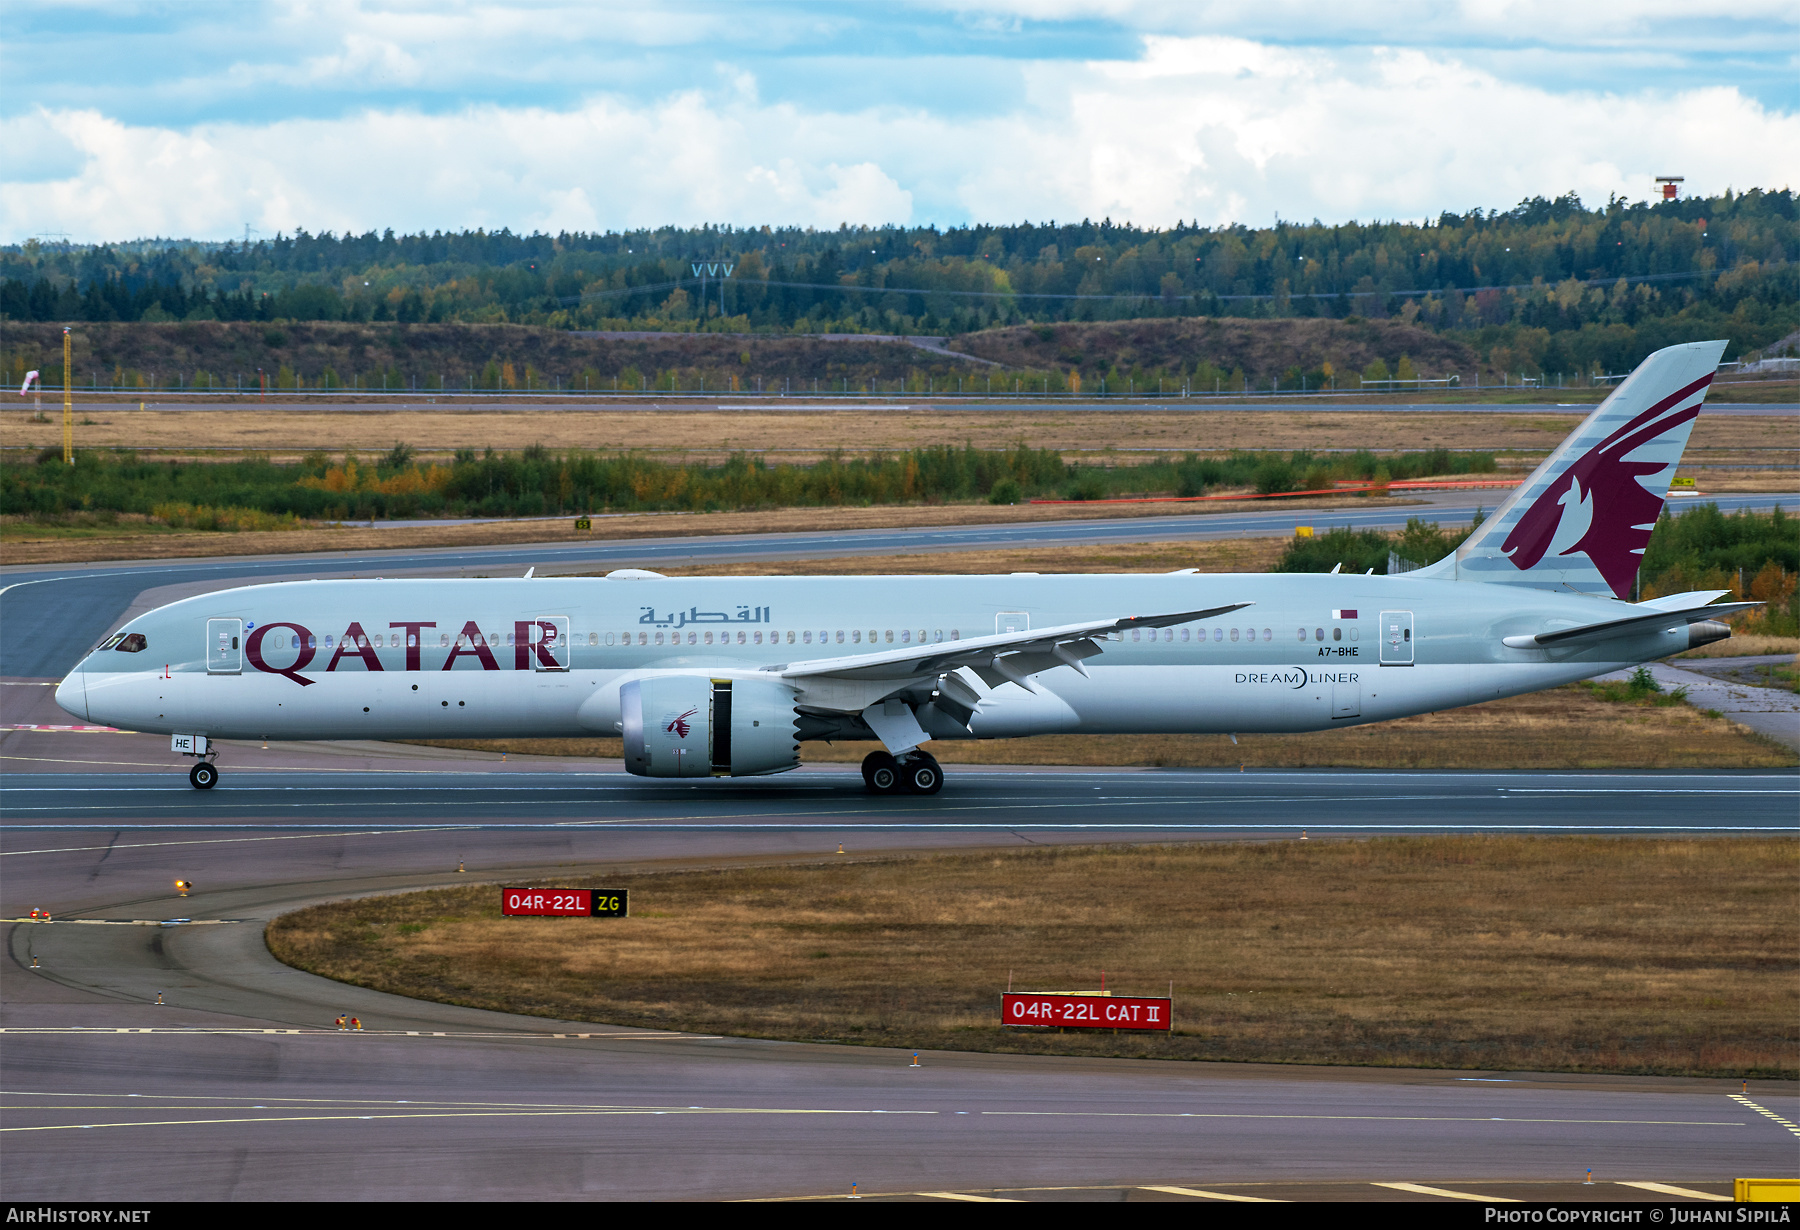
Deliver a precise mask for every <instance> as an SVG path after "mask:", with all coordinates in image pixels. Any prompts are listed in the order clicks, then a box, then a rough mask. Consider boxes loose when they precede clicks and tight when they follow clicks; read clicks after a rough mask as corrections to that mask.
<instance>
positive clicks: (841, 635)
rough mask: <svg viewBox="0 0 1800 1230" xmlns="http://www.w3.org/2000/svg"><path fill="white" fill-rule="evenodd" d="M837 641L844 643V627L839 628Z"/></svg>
mask: <svg viewBox="0 0 1800 1230" xmlns="http://www.w3.org/2000/svg"><path fill="white" fill-rule="evenodd" d="M837 643H838V644H840V645H842V644H843V643H844V630H843V629H842V628H839V629H838V634H837Z"/></svg>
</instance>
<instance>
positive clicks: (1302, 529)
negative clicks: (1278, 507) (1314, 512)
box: [1294, 525, 1313, 538]
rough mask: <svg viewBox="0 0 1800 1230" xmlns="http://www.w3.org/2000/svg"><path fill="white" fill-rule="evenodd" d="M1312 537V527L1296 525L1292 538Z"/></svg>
mask: <svg viewBox="0 0 1800 1230" xmlns="http://www.w3.org/2000/svg"><path fill="white" fill-rule="evenodd" d="M1312 536H1313V532H1312V526H1310V525H1296V526H1295V527H1294V537H1295V538H1311V537H1312Z"/></svg>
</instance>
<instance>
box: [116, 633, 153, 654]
mask: <svg viewBox="0 0 1800 1230" xmlns="http://www.w3.org/2000/svg"><path fill="white" fill-rule="evenodd" d="M149 647H150V642H149V641H146V640H145V639H144V634H143V633H142V632H132V633H128V634H127V635H126V637H125V639H124V640H122V641H120V642H119V646H118V648H119V652H120V653H143V652H144V650H146V649H148V648H149Z"/></svg>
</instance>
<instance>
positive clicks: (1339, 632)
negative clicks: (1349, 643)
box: [1331, 628, 1344, 641]
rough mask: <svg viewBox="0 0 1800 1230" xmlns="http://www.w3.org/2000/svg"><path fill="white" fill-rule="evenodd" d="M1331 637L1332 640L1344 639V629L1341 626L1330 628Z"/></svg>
mask: <svg viewBox="0 0 1800 1230" xmlns="http://www.w3.org/2000/svg"><path fill="white" fill-rule="evenodd" d="M1331 639H1332V640H1334V641H1341V640H1343V639H1344V630H1343V629H1342V628H1333V629H1332V630H1331Z"/></svg>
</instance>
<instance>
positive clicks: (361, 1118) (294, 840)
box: [0, 497, 1800, 1203]
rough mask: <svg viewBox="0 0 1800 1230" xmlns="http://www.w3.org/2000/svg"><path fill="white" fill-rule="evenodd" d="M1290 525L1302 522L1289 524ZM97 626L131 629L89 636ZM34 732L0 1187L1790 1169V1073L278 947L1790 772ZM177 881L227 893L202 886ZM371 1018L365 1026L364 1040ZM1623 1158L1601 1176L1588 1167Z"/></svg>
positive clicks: (1754, 801)
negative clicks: (1341, 1052) (478, 968)
mask: <svg viewBox="0 0 1800 1230" xmlns="http://www.w3.org/2000/svg"><path fill="white" fill-rule="evenodd" d="M1763 498H1765V499H1766V498H1767V497H1763ZM1294 511H1295V510H1290V509H1284V510H1281V512H1280V513H1279V514H1276V515H1275V516H1274V517H1273V520H1274V522H1275V523H1276V524H1278V525H1279V526H1281V527H1284V528H1282V529H1281V531H1280V532H1286V529H1287V528H1291V525H1292V524H1293V514H1294ZM1369 511H1373V510H1369ZM1395 511H1397V512H1399V513H1401V514H1403V515H1404V514H1406V513H1416V511H1417V510H1416V509H1401V510H1395ZM1261 515H1262V514H1255V515H1254V516H1261ZM1434 515H1436V516H1439V517H1444V518H1445V519H1448V514H1447V512H1444V511H1438V510H1434ZM1306 516H1307V519H1308V520H1310V521H1313V522H1314V523H1315V524H1330V522H1326V521H1324V519H1323V514H1319V513H1316V512H1314V513H1308V514H1306ZM1224 521H1225V518H1221V517H1204V518H1154V519H1144V520H1143V521H1141V522H1135V521H1134V522H1131V523H1120V522H1074V523H1059V524H1056V525H1051V526H1047V527H1046V526H997V527H969V528H968V530H967V531H964V530H962V529H957V530H951V531H935V530H934V531H904V530H902V531H876V532H872V533H871V534H869V535H864V536H857V535H770V536H744V537H741V538H734V539H723V540H721V539H705V540H693V539H688V540H680V539H672V540H662V541H660V542H656V543H650V544H645V543H641V542H633V543H625V544H612V545H608V544H601V545H600V546H599V547H598V548H596V547H587V546H583V547H579V548H572V549H562V548H530V547H528V548H503V549H496V550H488V551H473V552H472V551H449V552H441V553H436V554H435V555H431V556H430V557H429V558H425V559H421V558H420V553H416V552H405V553H393V554H387V553H380V554H375V555H359V556H355V557H337V558H328V557H320V556H302V557H290V558H286V559H252V560H227V561H214V560H207V561H192V562H177V563H175V564H173V565H166V566H165V565H162V564H153V565H150V564H147V565H124V566H117V567H111V568H98V569H63V570H54V569H52V570H38V571H37V572H36V573H33V574H20V573H16V572H15V573H12V574H9V575H8V576H7V577H6V578H5V579H6V581H7V582H8V583H14V582H16V581H18V580H19V579H22V577H24V576H27V575H28V576H29V578H30V579H33V580H35V581H39V582H42V583H41V584H32V585H28V586H25V587H23V588H19V589H13V590H10V591H7V592H6V593H5V596H4V599H3V602H4V605H3V606H0V618H3V619H4V620H5V621H6V622H5V626H6V628H7V636H6V641H5V643H4V645H0V651H3V652H5V653H6V654H9V655H14V656H9V657H8V658H7V659H6V662H7V666H6V672H7V673H8V674H13V675H18V674H37V675H39V676H54V675H56V674H58V673H60V671H61V670H63V669H65V668H66V666H67V665H68V663H69V662H72V661H73V660H74V656H75V655H78V654H79V653H80V652H81V651H82V650H85V649H86V648H87V645H88V644H89V643H91V641H92V640H93V639H97V637H98V635H99V634H100V632H104V630H105V628H106V627H110V626H111V624H112V623H113V622H116V621H117V619H118V618H119V617H120V616H121V615H122V614H123V613H124V611H125V610H126V609H127V608H130V607H132V606H133V605H134V604H136V603H146V604H147V603H151V602H156V601H166V600H168V598H169V597H171V596H174V595H177V594H179V593H180V592H183V591H184V590H185V591H187V592H200V591H202V590H204V589H207V588H214V587H219V586H223V585H227V584H235V583H241V582H242V580H244V579H250V580H256V579H273V578H276V577H282V576H299V575H322V574H334V573H335V574H343V573H348V572H352V571H359V572H363V573H364V574H365V575H366V574H367V572H368V571H369V570H372V569H376V568H379V569H382V570H384V571H385V572H387V573H388V574H390V575H391V574H394V573H397V572H398V570H399V569H398V568H397V567H396V562H397V561H399V562H403V563H404V564H405V565H406V566H407V567H408V568H409V569H412V570H416V571H417V572H421V573H431V572H438V573H443V574H449V575H457V574H460V573H463V572H469V571H486V570H495V569H497V568H499V567H500V566H502V565H504V566H507V567H519V568H521V569H522V568H523V567H524V566H526V565H528V564H530V563H532V562H533V561H534V559H536V560H541V561H542V562H546V563H551V564H555V565H558V566H561V567H563V568H565V569H566V570H569V571H576V570H587V569H588V568H590V567H593V566H595V565H596V564H597V563H599V562H603V560H604V556H605V553H607V552H612V551H618V552H621V553H626V552H629V553H631V554H630V555H629V556H628V557H627V558H630V559H632V560H633V561H634V562H641V561H644V560H646V559H647V558H649V559H654V558H658V557H656V556H646V555H645V554H642V552H643V551H644V549H645V548H646V546H649V547H651V548H653V549H656V550H664V551H667V552H668V555H667V556H664V557H661V558H758V557H761V558H768V557H771V556H792V555H795V554H800V553H806V552H810V553H817V554H837V553H850V552H857V551H865V552H867V553H871V554H874V553H881V552H885V551H895V550H920V549H961V548H963V547H964V546H967V545H981V544H982V543H983V542H992V541H995V538H994V536H995V535H1021V536H1022V540H1024V541H1045V540H1046V539H1044V538H1043V537H1041V536H1040V535H1042V534H1043V533H1046V532H1047V533H1049V534H1051V535H1058V534H1067V535H1069V536H1070V538H1069V539H1059V538H1056V537H1051V538H1049V539H1048V540H1049V541H1063V540H1075V541H1094V540H1100V541H1108V540H1133V539H1135V540H1143V539H1145V538H1154V537H1201V536H1206V535H1208V534H1218V533H1239V532H1258V531H1257V530H1255V529H1245V528H1243V526H1244V525H1246V524H1247V525H1250V526H1254V525H1256V524H1257V523H1256V522H1255V521H1254V520H1252V521H1250V522H1239V523H1237V524H1232V525H1224V524H1221V523H1222V522H1224ZM1182 522H1185V523H1187V524H1179V523H1182ZM1369 523H1370V521H1369V518H1368V512H1367V511H1365V512H1364V513H1363V515H1362V516H1361V517H1358V518H1357V524H1369ZM1261 532H1269V531H1267V530H1263V531H1261ZM1114 535H1116V536H1117V537H1113V536H1114ZM983 536H986V537H985V538H984V537H983ZM1002 540H1006V539H1002ZM1013 540H1021V539H1013ZM945 544H952V545H945ZM533 553H538V554H536V555H534V554H533ZM708 553H711V554H708ZM615 558H616V557H615ZM146 589H147V590H148V592H146V593H142V594H140V592H139V591H141V590H146ZM82 621H86V623H85V624H82V626H83V627H89V628H92V627H95V626H98V631H92V632H88V633H81V632H79V631H76V632H69V631H68V630H67V629H63V628H59V627H58V626H57V625H58V624H59V623H70V622H73V623H77V624H81V623H82ZM20 627H28V628H31V629H33V630H34V632H33V634H32V635H30V636H21V635H20V634H19V633H18V632H17V631H16V629H18V628H20ZM58 637H61V639H60V640H59V639H58ZM40 642H42V643H41V644H40ZM46 645H47V646H49V647H48V648H46V647H45V646H46ZM59 655H60V657H59ZM15 663H17V664H19V665H20V666H24V667H35V668H41V669H33V670H16V669H15V668H14V664H15ZM5 682H6V684H7V686H5V687H0V706H3V708H4V713H3V714H0V717H4V719H5V720H6V721H8V722H11V723H21V722H22V723H24V724H28V725H32V724H38V725H49V724H53V723H54V719H55V717H56V716H57V711H55V710H54V705H53V701H52V700H51V697H50V689H49V688H47V687H44V686H42V685H41V684H40V683H33V682H30V681H23V680H19V679H17V678H14V679H11V680H7V681H5ZM64 716H65V717H66V715H64ZM45 719H49V720H45ZM0 747H3V748H4V753H3V754H4V756H5V759H4V760H3V761H0V765H3V766H4V769H5V778H4V781H3V782H0V915H4V916H5V917H7V918H9V919H12V920H19V919H22V918H23V916H25V915H26V914H27V913H28V912H29V911H30V910H32V909H42V910H48V911H49V912H50V913H51V915H52V917H53V921H51V922H48V923H44V922H30V921H9V922H6V923H4V924H0V928H3V930H4V942H5V944H6V952H5V954H4V957H3V958H0V1031H4V1032H3V1033H0V1082H3V1087H4V1090H5V1092H4V1093H0V1188H3V1189H4V1190H5V1192H6V1195H7V1196H8V1198H9V1199H12V1200H202V1199H204V1200H218V1199H233V1198H236V1199H319V1198H322V1197H323V1198H367V1199H376V1198H380V1199H408V1198H410V1199H435V1200H441V1199H446V1198H465V1199H467V1198H483V1199H520V1200H523V1199H545V1198H561V1199H569V1198H607V1199H628V1198H645V1199H654V1198H662V1199H680V1198H718V1197H744V1198H759V1197H760V1198H771V1197H773V1198H827V1197H830V1198H835V1197H841V1196H843V1195H846V1194H848V1193H849V1191H850V1187H851V1184H853V1183H854V1184H857V1185H858V1187H859V1191H860V1193H861V1194H865V1195H870V1196H873V1197H877V1198H893V1199H914V1200H948V1201H967V1200H1127V1199H1129V1200H1143V1199H1151V1200H1188V1201H1205V1200H1221V1199H1226V1200H1243V1199H1247V1198H1255V1199H1331V1200H1346V1199H1356V1200H1369V1199H1381V1200H1420V1201H1466V1200H1471V1199H1474V1200H1484V1199H1555V1200H1560V1201H1565V1202H1567V1201H1585V1200H1598V1201H1658V1202H1665V1203H1666V1202H1681V1201H1708V1200H1718V1199H1719V1198H1720V1197H1721V1196H1723V1195H1726V1194H1728V1193H1729V1191H1730V1180H1731V1179H1732V1178H1733V1177H1735V1176H1737V1175H1743V1174H1752V1173H1772V1174H1781V1173H1788V1172H1791V1170H1792V1161H1793V1156H1794V1148H1795V1140H1796V1136H1795V1135H1794V1133H1793V1132H1792V1130H1790V1128H1789V1127H1787V1126H1784V1124H1786V1123H1792V1122H1793V1121H1794V1120H1795V1119H1796V1118H1800V1099H1797V1098H1796V1096H1795V1090H1794V1088H1793V1086H1792V1084H1791V1083H1784V1082H1752V1083H1751V1084H1750V1086H1749V1087H1748V1090H1747V1091H1745V1090H1742V1089H1740V1086H1739V1085H1738V1084H1737V1083H1736V1082H1726V1081H1714V1080H1676V1079H1655V1078H1629V1077H1620V1078H1606V1077H1574V1076H1565V1075H1553V1074H1552V1075H1546V1074H1533V1073H1517V1072H1467V1071H1454V1072H1452V1071H1441V1072H1434V1071H1412V1070H1371V1069H1328V1068H1306V1067H1292V1066H1268V1065H1228V1064H1189V1063H1157V1062H1151V1061H1125V1060H1087V1059H1050V1058H1042V1057H1035V1058H1034V1057H1024V1056H1004V1055H979V1054H958V1053H941V1052H933V1053H928V1054H926V1055H924V1056H923V1057H922V1066H920V1067H916V1068H915V1067H913V1066H911V1056H910V1054H908V1053H903V1052H897V1051H892V1050H883V1049H877V1048H862V1047H845V1046H837V1045H806V1044H800V1043H775V1042H764V1041H758V1040H751V1039H731V1038H715V1037H705V1036H695V1035H683V1034H667V1033H655V1032H652V1031H645V1030H638V1029H626V1028H616V1027H610V1026H606V1025H596V1024H594V1023H591V1022H589V1023H583V1022H562V1021H553V1020H548V1019H542V1018H531V1017H519V1016H511V1015H507V1014H501V1013H492V1012H483V1011H477V1010H474V1009H467V1008H460V1007H456V1006H454V1005H445V1004H431V1003H425V1002H422V1001H417V1000H409V999H403V998H400V997H397V996H391V995H385V994H382V993H379V992H374V991H368V990H364V989H361V988H356V987H351V986H347V985H345V984H340V983H335V982H330V981H327V980H325V979H321V978H317V977H314V976H312V975H309V974H304V973H301V972H299V971H296V970H293V969H290V968H288V967H286V966H282V965H280V964H279V963H277V962H275V961H274V959H273V958H272V957H270V956H269V954H268V951H267V949H266V947H265V946H264V944H263V940H262V933H263V927H264V925H265V923H266V922H267V921H268V920H269V919H270V918H273V917H275V916H277V915H279V914H281V913H284V912H287V911H290V910H292V909H296V908H300V907H302V906H305V905H308V904H312V903H316V902H320V901H328V900H337V899H342V898H344V897H348V896H355V895H362V894H367V893H380V892H393V891H403V890H409V889H415V888H423V887H429V886H434V885H448V884H467V883H470V882H471V881H477V882H479V881H486V882H500V881H505V880H508V879H513V878H515V877H519V878H523V877H528V876H541V875H575V874H601V873H603V872H604V870H605V869H608V868H613V869H619V868H644V867H655V866H688V867H692V866H717V865H731V864H734V863H741V862H744V861H767V860H772V859H780V860H789V859H795V858H802V859H813V858H817V859H827V858H834V857H836V854H835V852H836V850H837V849H838V847H839V845H840V843H841V844H842V845H843V846H844V847H845V849H846V850H847V852H848V854H849V855H851V856H858V855H865V854H879V853H883V852H889V851H906V850H925V849H942V848H993V847H999V846H1020V845H1026V844H1041V843H1046V842H1093V841H1097V840H1100V841H1145V840H1151V841H1171V840H1220V839H1234V838H1235V839H1246V838H1247V839H1254V840H1300V839H1302V836H1304V838H1305V839H1308V840H1313V839H1323V838H1329V837H1334V836H1353V835H1368V834H1375V833H1417V832H1446V831H1469V830H1475V831H1485V832H1499V831H1526V832H1562V833H1568V832H1583V833H1696V834H1710V835H1715V836H1726V835H1730V834H1733V833H1757V834H1769V833H1790V834H1791V833H1793V832H1795V831H1796V828H1797V827H1800V821H1797V818H1796V816H1797V810H1800V809H1796V806H1795V803H1796V798H1797V797H1800V779H1797V778H1796V777H1795V775H1793V774H1779V773H1750V772H1744V773H1634V774H1581V773H1565V774H1548V775H1540V774H1502V773H1485V774H1484V773H1395V774H1387V773H1354V772H1348V773H1347V772H1335V771H1321V772H1268V771H1263V772H1255V773H1217V772H1187V771H1160V770H1135V771H1134V770H1055V769H1004V768H975V767H969V766H953V767H952V768H951V769H950V784H949V785H948V786H947V787H946V789H945V791H944V792H943V793H942V794H939V795H937V796H933V797H930V798H907V797H898V798H874V797H871V796H869V795H867V794H865V793H864V792H863V791H862V790H861V789H860V779H859V778H858V777H857V775H856V774H855V772H854V770H853V769H851V768H849V767H848V766H846V767H820V768H810V769H806V770H802V771H800V772H797V773H794V774H790V775H785V776H783V777H780V778H774V779H751V780H746V781H736V782H712V781H706V782H696V783H672V782H654V781H644V780H641V779H637V778H632V777H629V776H627V775H625V774H623V773H622V772H620V771H619V770H618V769H617V767H616V766H614V765H608V764H604V763H601V764H596V763H593V762H579V761H556V762H551V761H546V760H543V759H539V758H525V759H518V758H514V759H512V760H509V761H506V762H498V761H495V760H493V759H492V758H485V757H480V756H472V755H468V754H464V753H458V752H452V751H446V750H442V749H426V748H396V747H393V746H390V745H382V744H358V743H348V744H299V745H287V746H283V745H276V746H275V747H274V748H273V749H272V750H268V751H265V750H263V749H262V748H261V747H260V746H258V745H257V744H254V743H229V744H227V745H226V746H225V748H224V754H223V756H222V758H221V767H222V769H223V772H224V776H223V778H222V780H221V784H220V785H219V787H218V788H217V789H215V790H213V791H211V792H207V793H201V792H196V791H193V790H191V789H190V788H189V787H188V786H187V784H186V779H185V768H186V763H187V762H186V761H184V760H182V759H181V758H179V757H176V756H173V755H171V754H170V753H169V751H168V750H167V740H166V739H164V738H160V737H156V736H146V735H128V734H109V733H94V732H77V731H72V730H64V731H49V730H41V731H40V730H11V731H9V732H7V733H5V734H3V735H0ZM459 863H460V864H461V865H462V866H463V867H464V868H466V870H465V871H462V872H458V870H457V866H458V864H459ZM177 877H179V878H182V879H185V880H189V881H192V882H193V883H194V884H195V885H196V886H197V887H196V889H195V891H194V892H193V894H192V895H190V896H188V897H178V896H176V895H175V893H174V890H173V888H172V884H173V881H174V880H175V879H176V878H177ZM175 920H188V921H175ZM34 963H35V968H34ZM159 996H160V997H161V999H162V1001H163V1002H162V1003H161V1004H158V1003H157V1000H158V998H159ZM340 1012H342V1013H351V1014H354V1015H356V1016H358V1017H359V1018H360V1019H361V1020H362V1021H363V1023H364V1024H365V1026H366V1028H365V1030H364V1031H363V1032H361V1033H355V1034H351V1033H339V1032H337V1031H336V1030H335V1029H333V1028H332V1027H331V1022H332V1020H333V1018H335V1017H336V1016H337V1015H338V1014H339V1013H340ZM1589 1167H1592V1168H1593V1169H1594V1172H1595V1175H1596V1177H1597V1178H1598V1179H1599V1180H1600V1182H1599V1183H1598V1184H1597V1185H1596V1186H1593V1187H1587V1186H1584V1185H1582V1184H1580V1183H1579V1181H1578V1177H1579V1175H1580V1174H1581V1172H1582V1171H1584V1170H1585V1169H1587V1168H1589ZM1632 1184H1636V1185H1637V1186H1632Z"/></svg>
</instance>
